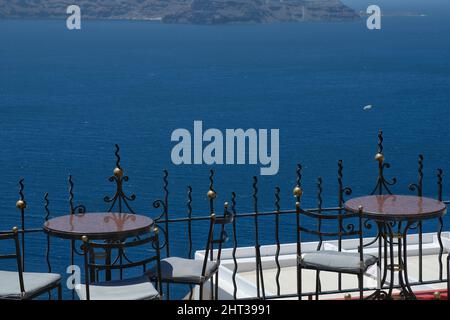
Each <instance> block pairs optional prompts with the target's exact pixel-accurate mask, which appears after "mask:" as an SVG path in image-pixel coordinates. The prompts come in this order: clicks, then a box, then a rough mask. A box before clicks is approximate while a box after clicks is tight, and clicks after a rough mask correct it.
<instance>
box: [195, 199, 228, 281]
mask: <svg viewBox="0 0 450 320" xmlns="http://www.w3.org/2000/svg"><path fill="white" fill-rule="evenodd" d="M233 220H234V216H233V214H232V213H230V212H229V211H228V203H225V205H224V214H223V216H222V217H217V216H216V215H215V214H211V219H210V225H209V232H208V241H207V243H206V248H205V258H204V261H203V269H202V276H205V274H206V267H207V264H208V259H209V260H210V261H213V260H214V245H217V255H216V257H217V258H216V263H217V264H220V259H221V255H222V247H223V244H224V243H225V242H227V241H228V234H227V232H226V230H225V226H226V225H228V224H231V223H233ZM216 226H220V232H219V237H218V238H215V237H214V231H215V228H216Z"/></svg>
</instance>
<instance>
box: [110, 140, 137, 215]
mask: <svg viewBox="0 0 450 320" xmlns="http://www.w3.org/2000/svg"><path fill="white" fill-rule="evenodd" d="M115 147H116V151H115V156H116V168H115V169H114V174H113V175H112V176H111V177H109V179H108V180H109V181H110V182H114V183H115V184H116V192H115V194H114V195H113V196H112V197H109V196H105V197H104V198H103V200H104V201H105V202H106V203H109V204H110V207H109V209H108V212H112V211H113V210H115V209H114V208H115V207H116V204H117V210H118V212H123V210H124V209H125V208H126V209H128V211H129V212H130V213H133V214H134V213H135V212H134V210H133V208H132V207H131V206H130V204H129V202H132V201H134V200H136V195H135V194H131V195H129V196H128V195H126V194H125V192H124V190H123V184H124V182H128V180H129V177H128V176H126V175H125V174H124V171H123V169H122V167H121V165H120V154H119V152H120V148H119V145H117V144H116V145H115Z"/></svg>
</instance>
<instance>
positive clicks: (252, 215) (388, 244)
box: [16, 131, 449, 299]
mask: <svg viewBox="0 0 450 320" xmlns="http://www.w3.org/2000/svg"><path fill="white" fill-rule="evenodd" d="M119 151H120V149H119V146H117V145H116V150H115V156H116V168H115V169H114V175H113V176H112V177H110V178H109V181H110V182H114V183H115V185H116V192H115V194H114V195H113V196H112V197H105V198H104V199H105V201H106V202H107V203H108V204H109V205H110V209H109V211H112V210H114V208H117V207H118V211H119V213H124V214H125V212H122V211H123V210H122V209H125V211H129V213H126V214H127V216H130V217H132V216H133V214H134V210H133V208H131V207H130V206H129V202H131V201H134V200H135V198H136V197H135V195H131V196H127V195H125V193H124V190H123V183H124V182H127V181H128V177H126V176H124V174H123V169H122V167H121V164H120V160H121V159H120V155H119ZM383 151H384V150H383V135H382V132H381V131H380V132H379V135H378V153H377V155H376V160H377V161H378V164H379V166H378V178H377V185H376V187H375V189H374V190H373V192H372V194H385V193H387V194H391V190H390V187H391V186H392V185H394V184H395V183H396V182H397V180H396V179H395V178H393V179H391V180H386V179H385V169H387V168H389V167H390V166H389V164H388V163H386V162H385V159H384V154H383ZM423 159H424V158H423V156H422V155H420V156H419V168H418V180H417V182H415V183H412V184H410V185H409V190H411V191H414V192H417V194H418V195H419V196H420V195H423V181H424V180H423V179H424V173H423ZM343 170H344V166H343V162H342V161H341V160H340V161H339V162H338V172H337V183H338V188H337V191H338V203H337V206H336V207H326V206H324V197H323V180H322V178H319V179H318V180H317V207H316V208H312V209H305V210H307V211H309V212H312V213H314V212H319V213H320V212H323V213H324V216H327V214H328V213H329V212H335V213H337V214H338V215H342V216H345V214H346V212H345V209H344V202H345V197H346V196H350V195H351V194H352V189H351V188H350V187H346V186H345V184H344V174H343ZM302 174H303V167H302V165H301V164H298V165H297V167H296V180H295V182H296V186H295V188H294V190H293V195H294V198H295V200H296V202H298V206H300V201H301V196H302V195H303V189H302ZM168 175H169V173H168V171H167V170H164V176H163V191H164V193H163V197H162V199H160V200H155V201H154V202H153V208H155V209H160V210H161V212H160V214H159V215H158V216H157V217H156V218H155V219H154V221H155V224H156V225H158V227H159V230H160V231H161V234H164V241H161V248H163V247H166V254H167V256H170V241H169V236H170V232H169V228H170V227H171V226H173V224H175V223H187V232H188V239H187V240H188V246H189V247H188V251H187V256H188V257H189V258H192V257H193V255H194V252H195V248H194V245H193V240H192V232H193V223H195V222H196V221H210V219H211V217H210V215H207V216H199V215H195V214H194V210H193V206H192V198H193V197H192V196H193V190H192V187H191V186H188V188H187V215H186V214H185V215H184V217H181V218H171V217H169V214H168V211H169V181H168ZM252 186H253V191H252V194H251V197H252V203H253V210H252V212H247V213H243V212H242V213H237V206H236V199H237V195H236V193H234V192H233V193H232V194H231V206H230V211H231V214H232V215H233V221H232V230H233V236H232V237H230V238H231V239H232V250H231V256H232V260H233V266H234V268H233V270H232V278H231V279H232V283H233V298H234V299H238V293H239V291H238V290H239V288H238V286H239V281H238V267H239V265H238V258H237V249H238V244H239V243H238V239H239V238H238V232H237V231H238V230H237V223H238V220H244V219H248V220H251V221H252V223H253V226H254V244H255V258H256V261H255V263H256V278H257V281H256V287H257V288H256V289H257V291H256V298H258V299H274V298H287V297H298V296H297V295H295V294H293V295H292V294H282V292H281V291H282V290H281V283H280V275H281V263H280V252H281V243H280V219H281V216H282V215H290V216H292V215H296V218H297V219H299V217H298V211H299V210H300V209H297V210H282V209H281V189H280V188H279V187H276V188H275V193H274V195H275V202H274V203H275V210H274V211H269V212H263V211H260V208H259V201H260V199H259V190H258V178H257V177H253V184H252ZM19 187H20V188H19V196H20V199H19V201H18V202H17V204H16V205H17V208H18V209H19V210H20V211H21V218H22V217H23V218H22V219H21V220H22V229H23V230H25V222H26V221H25V208H26V202H25V196H24V192H23V191H24V184H23V180H21V181H20V182H19ZM73 189H74V185H73V179H72V177H71V176H69V204H70V212H71V214H83V213H85V212H86V209H85V208H84V206H75V205H74V193H73ZM442 189H443V170H442V169H438V171H437V198H438V199H439V200H441V201H442V198H443V190H442ZM207 197H208V201H209V208H210V214H214V213H215V208H214V204H215V200H216V198H217V193H216V190H215V188H214V171H212V170H211V171H210V175H209V190H208V194H207ZM44 200H45V204H44V209H45V212H46V215H45V221H47V220H48V219H49V216H50V210H49V196H48V194H46V195H45V197H44ZM446 203H449V202H448V201H447V202H446ZM225 211H226V212H227V209H226V210H225ZM325 213H327V214H325ZM260 217H273V218H274V220H275V221H274V222H275V226H274V227H275V242H276V247H275V249H276V250H275V264H276V268H277V272H276V275H275V282H276V287H277V289H276V294H274V295H273V296H268V295H267V294H266V292H265V282H264V277H263V266H262V258H261V244H260V239H261V230H260V228H259V222H260V221H259V219H260ZM248 220H247V221H248ZM239 222H241V223H243V221H239ZM375 223H376V222H374V221H370V220H365V221H364V227H365V228H366V229H371V228H373V225H374V224H375ZM377 227H378V228H379V229H380V230H381V231H380V232H379V234H378V236H377V237H376V238H375V240H374V241H372V242H371V243H370V244H366V245H364V246H367V245H371V244H373V243H376V242H377V241H378V245H379V247H378V249H379V252H380V253H383V250H384V254H380V255H381V256H383V257H384V258H383V260H381V261H380V264H384V266H389V265H391V266H393V265H394V264H395V261H394V260H391V257H390V256H389V254H388V253H389V252H393V250H394V245H395V246H399V245H400V246H402V249H406V242H405V241H401V242H400V241H397V242H395V241H390V240H389V239H393V238H394V237H393V235H394V233H395V232H394V228H395V229H398V228H401V227H402V228H403V227H405V225H401V224H395V223H392V224H390V223H387V224H383V225H382V226H380V225H378V224H377ZM322 228H325V225H323V226H319V230H321V229H322ZM416 228H417V230H418V232H419V248H420V247H421V243H422V240H421V237H422V228H421V226H420V224H418V223H409V224H408V225H407V226H406V228H405V229H404V230H405V232H406V231H408V230H415V229H416ZM339 229H340V230H339V232H338V233H337V234H338V250H339V251H341V250H342V239H341V236H340V235H339V234H340V233H345V232H347V233H349V232H350V233H351V232H354V231H355V226H354V225H353V224H351V223H349V224H346V225H345V226H344V225H342V224H340V226H339ZM174 230H176V229H174ZM442 231H443V220H442V218H441V219H439V221H438V233H437V235H438V241H439V245H440V253H439V264H440V265H439V279H436V280H427V281H423V279H422V277H420V279H419V280H418V281H417V282H415V283H411V284H410V285H417V284H428V283H436V282H441V281H443V266H442V258H443V244H442V239H441V235H442ZM24 233H25V232H24ZM297 236H298V233H297ZM384 240H386V241H384ZM298 242H300V241H298ZM23 244H24V241H23ZM320 244H322V240H321V241H320ZM389 249H390V250H389ZM75 250H76V248H75V245H74V246H73V252H75ZM24 251H25V248H24V250H23V252H24ZM405 252H406V251H405V250H403V253H405ZM211 253H212V252H209V253H207V254H209V255H210V256H211V257H212V255H211ZM49 255H50V242H49V241H48V246H47V256H46V258H47V265H48V267H49V270H51V265H50V258H49ZM422 255H423V252H422V250H421V249H419V256H422ZM122 257H123V258H124V259H125V260H127V261H128V258H127V257H126V256H125V254H123V255H119V256H118V257H117V258H116V259H115V260H114V261H113V263H115V262H117V261H118V260H117V259H118V258H122ZM72 259H73V257H72ZM400 259H405V257H400ZM420 259H421V257H420ZM392 269H393V268H391V269H388V268H383V270H384V271H383V274H382V287H383V286H384V285H385V281H386V279H387V273H388V272H391V273H392V272H393V270H392ZM420 269H422V268H420ZM421 273H422V272H421V271H420V274H421ZM405 275H407V270H406V272H405ZM404 280H405V279H402V281H404ZM216 281H217V279H216ZM340 281H341V280H339V284H338V290H337V291H336V290H326V291H325V290H323V291H321V288H319V291H321V293H322V294H328V293H338V292H351V291H354V290H355V289H354V288H353V289H345V290H343V289H342V283H341V282H340ZM211 283H212V282H211ZM216 283H217V282H216ZM404 284H405V283H404ZM214 289H215V292H216V296H217V287H216V288H214ZM211 292H213V291H211ZM391 293H392V292H388V293H386V292H384V291H380V296H382V295H385V296H389V295H390V294H391ZM311 294H312V293H306V292H305V293H304V296H310V295H311ZM405 295H407V292H406V293H405ZM166 297H168V298H170V296H169V290H167V294H166ZM191 297H192V291H191Z"/></svg>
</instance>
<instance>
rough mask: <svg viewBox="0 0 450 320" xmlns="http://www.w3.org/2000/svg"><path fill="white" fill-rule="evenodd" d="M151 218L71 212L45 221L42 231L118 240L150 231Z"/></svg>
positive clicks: (58, 234) (79, 237)
mask: <svg viewBox="0 0 450 320" xmlns="http://www.w3.org/2000/svg"><path fill="white" fill-rule="evenodd" d="M153 223H154V222H153V220H152V219H150V218H148V217H146V216H142V215H136V214H130V213H115V212H97V213H83V214H71V215H66V216H61V217H57V218H53V219H50V220H48V221H47V222H45V224H44V231H45V232H47V233H49V234H50V235H52V236H55V237H59V238H63V239H71V240H81V237H82V236H87V237H88V238H89V239H92V240H119V239H126V238H129V237H135V236H138V235H141V234H144V233H147V232H149V231H150V229H151V227H152V225H153Z"/></svg>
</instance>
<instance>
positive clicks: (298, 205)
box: [295, 201, 300, 209]
mask: <svg viewBox="0 0 450 320" xmlns="http://www.w3.org/2000/svg"><path fill="white" fill-rule="evenodd" d="M295 207H296V208H297V209H300V202H298V201H297V202H296V203H295Z"/></svg>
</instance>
